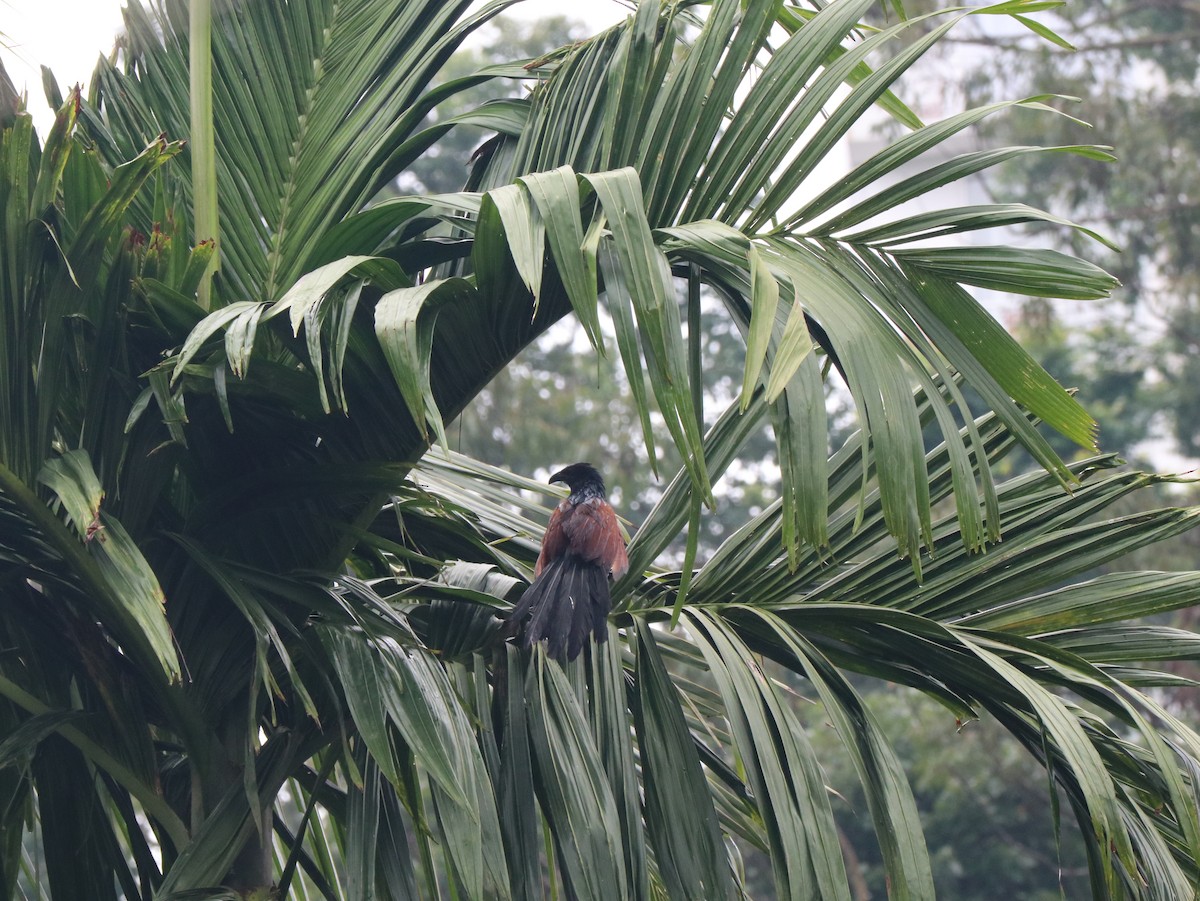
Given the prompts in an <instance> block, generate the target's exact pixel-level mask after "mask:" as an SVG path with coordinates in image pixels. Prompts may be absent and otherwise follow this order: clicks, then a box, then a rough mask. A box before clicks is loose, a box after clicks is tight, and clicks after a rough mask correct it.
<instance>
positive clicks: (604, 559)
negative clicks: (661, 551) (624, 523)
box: [562, 498, 629, 579]
mask: <svg viewBox="0 0 1200 901" xmlns="http://www.w3.org/2000/svg"><path fill="white" fill-rule="evenodd" d="M562 531H563V534H564V535H565V536H566V550H569V551H570V552H571V553H573V554H575V555H576V556H578V557H581V558H583V559H584V560H588V561H590V562H592V563H597V564H599V565H600V566H601V567H603V568H604V569H605V570H607V571H608V572H611V573H612V574H613V577H614V578H618V579H619V578H620V577H621V576H622V575H624V573H625V571H626V570H627V569H629V558H628V557H627V556H626V555H625V540H624V539H623V538H622V537H621V527H620V526H619V525H617V514H616V513H614V512H613V508H612V507H611V506H609V504H608V502H607V501H603V500H601V499H600V498H589V499H588V500H586V501H584V502H583V503H581V504H576V505H575V506H574V507H571V508H570V509H569V510H566V511H564V512H563V515H562Z"/></svg>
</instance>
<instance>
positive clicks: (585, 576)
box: [509, 554, 612, 660]
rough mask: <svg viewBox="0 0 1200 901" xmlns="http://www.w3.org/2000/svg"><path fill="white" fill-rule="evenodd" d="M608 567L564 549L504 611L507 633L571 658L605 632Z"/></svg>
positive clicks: (556, 655) (608, 604)
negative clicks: (508, 612)
mask: <svg viewBox="0 0 1200 901" xmlns="http://www.w3.org/2000/svg"><path fill="white" fill-rule="evenodd" d="M611 607H612V597H611V595H610V594H609V592H608V573H606V572H605V571H604V569H603V568H601V567H599V566H597V565H596V564H595V563H589V562H587V561H585V560H581V559H579V558H578V557H576V556H574V555H573V554H565V555H563V556H562V557H559V558H558V559H557V560H554V561H552V562H551V563H550V564H549V565H547V566H546V568H545V569H543V570H542V574H541V575H540V576H538V577H537V578H536V579H534V581H533V584H532V585H530V586H529V587H528V588H526V589H525V594H524V595H523V596H522V597H521V600H520V602H519V603H518V604H517V606H516V607H514V608H513V611H512V613H511V614H509V623H510V626H509V634H512V635H520V636H521V644H522V645H524V646H525V647H527V648H531V647H533V645H534V643H535V642H539V641H545V642H546V643H547V647H546V651H547V652H548V653H549V654H550V656H551V657H554V658H556V659H558V660H563V659H566V660H574V659H575V658H576V657H578V656H579V652H580V651H582V650H583V646H584V644H586V643H587V638H588V633H589V632H590V633H592V634H593V635H594V636H595V638H596V641H604V640H606V639H607V638H608V611H609V609H610V608H611Z"/></svg>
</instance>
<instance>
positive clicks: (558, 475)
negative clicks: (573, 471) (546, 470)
mask: <svg viewBox="0 0 1200 901" xmlns="http://www.w3.org/2000/svg"><path fill="white" fill-rule="evenodd" d="M562 481H563V477H562V470H561V469H560V470H559V471H558V472H556V473H555V474H554V475H552V476H550V478H548V479H547V480H546V484H548V485H553V484H554V483H555V482H562Z"/></svg>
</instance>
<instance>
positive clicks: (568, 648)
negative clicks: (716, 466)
mask: <svg viewBox="0 0 1200 901" xmlns="http://www.w3.org/2000/svg"><path fill="white" fill-rule="evenodd" d="M556 482H561V483H563V484H565V485H566V486H567V487H568V488H570V489H571V493H570V495H569V496H568V497H566V498H565V499H564V500H563V501H562V502H561V503H559V505H558V506H557V507H555V508H554V512H553V513H552V514H551V515H550V522H549V524H548V525H547V526H546V534H545V536H544V537H543V538H542V549H541V553H539V554H538V558H537V563H536V564H535V566H534V570H533V581H532V582H531V583H530V585H529V587H528V588H527V589H525V594H524V595H522V597H521V600H520V601H519V602H518V603H517V605H516V607H514V608H513V610H512V613H511V614H510V615H509V622H510V624H511V625H510V634H511V635H519V636H520V638H521V643H522V644H523V645H524V646H525V647H526V648H532V647H533V646H534V645H535V644H537V643H538V642H539V641H545V642H546V645H547V646H546V651H547V653H548V654H549V655H550V656H551V657H554V658H555V659H557V660H560V661H562V660H574V659H575V658H576V657H578V656H579V653H580V651H582V650H583V648H584V646H585V645H586V643H587V640H588V634H589V633H590V634H591V635H593V636H594V637H595V640H596V641H597V642H601V641H605V640H607V638H608V612H609V610H610V609H611V607H612V597H611V595H610V593H609V578H610V577H611V578H612V579H614V580H616V579H619V578H621V576H623V575H624V574H625V572H626V571H627V570H628V569H629V557H628V556H627V555H626V553H625V539H624V538H623V537H622V535H621V528H620V526H618V525H617V514H616V513H615V512H613V508H612V506H611V505H610V504H609V502H608V497H607V495H606V493H605V490H604V478H603V477H602V476H601V475H600V472H599V471H598V470H597V469H596V467H594V466H593V465H592V464H591V463H572V464H571V465H570V466H567V467H565V468H564V469H560V470H559V471H558V472H556V473H555V474H554V475H552V476H551V477H550V484H554V483H556Z"/></svg>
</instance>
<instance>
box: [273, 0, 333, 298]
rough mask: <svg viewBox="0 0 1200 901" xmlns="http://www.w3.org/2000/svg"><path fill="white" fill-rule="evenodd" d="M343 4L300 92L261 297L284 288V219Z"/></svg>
mask: <svg viewBox="0 0 1200 901" xmlns="http://www.w3.org/2000/svg"><path fill="white" fill-rule="evenodd" d="M342 8H343V3H342V2H340V0H339V2H335V3H334V4H333V6H332V8H331V9H330V15H329V22H328V23H327V24H326V26H325V27H324V28H322V29H321V31H320V35H319V40H320V41H321V44H320V46H319V48H318V49H319V52H318V53H316V54H315V55H314V56H313V58H312V61H311V64H310V66H309V71H310V73H311V74H312V81H311V82H310V83H309V85H308V87H307V88H306V89H305V91H304V106H303V108H302V110H301V112H300V115H299V116H298V117H297V120H296V121H297V124H298V129H297V132H296V136H295V138H294V139H293V140H292V153H291V155H290V156H289V157H288V158H287V163H286V168H285V170H284V182H283V185H282V187H283V190H282V191H281V192H280V198H279V222H278V223H277V224H276V228H275V231H274V233H273V234H272V235H271V248H270V250H269V251H268V253H267V281H266V284H265V285H264V288H263V294H264V296H265V297H267V298H270V299H274V298H275V296H276V295H277V294H278V293H279V292H280V291H281V290H282V289H283V288H284V287H285V286H283V285H280V284H278V283H277V277H278V275H279V273H280V267H281V264H282V263H283V262H284V260H285V257H286V250H285V246H284V236H285V235H286V234H287V226H288V216H289V214H290V213H291V204H292V198H293V196H294V195H295V192H296V184H297V174H298V172H299V170H300V161H301V159H302V157H303V155H304V154H303V152H304V147H305V138H306V137H307V135H308V122H309V115H310V114H311V113H312V110H313V107H314V105H315V100H314V98H315V97H316V95H317V90H318V88H319V86H320V84H321V79H322V77H323V76H324V73H325V66H324V62H323V61H324V58H325V54H326V51H327V50H328V49H329V45H330V43H331V37H332V35H333V32H334V29H335V27H336V25H337V20H338V15H339V13H340V12H341V11H342Z"/></svg>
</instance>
